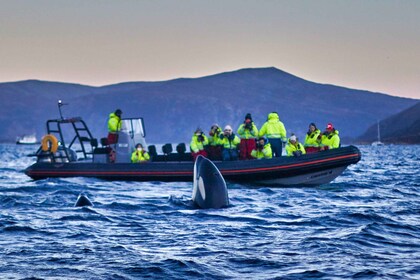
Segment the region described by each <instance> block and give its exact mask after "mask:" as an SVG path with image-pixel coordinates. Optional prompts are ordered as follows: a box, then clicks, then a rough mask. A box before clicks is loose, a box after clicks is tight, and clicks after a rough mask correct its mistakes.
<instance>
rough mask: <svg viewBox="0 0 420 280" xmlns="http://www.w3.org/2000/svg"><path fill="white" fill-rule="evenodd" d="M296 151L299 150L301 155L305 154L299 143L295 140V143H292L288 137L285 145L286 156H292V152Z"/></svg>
mask: <svg viewBox="0 0 420 280" xmlns="http://www.w3.org/2000/svg"><path fill="white" fill-rule="evenodd" d="M297 151H301V152H302V155H304V154H306V150H305V148H304V147H303V145H302V144H301V143H299V142H297V141H296V143H295V144H292V142H290V139H289V140H288V141H287V145H286V152H287V156H288V157H291V156H294V154H293V152H297Z"/></svg>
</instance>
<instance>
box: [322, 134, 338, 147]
mask: <svg viewBox="0 0 420 280" xmlns="http://www.w3.org/2000/svg"><path fill="white" fill-rule="evenodd" d="M321 146H328V149H336V148H339V147H340V136H338V130H336V129H334V130H333V131H331V132H324V133H323V134H322V138H321Z"/></svg>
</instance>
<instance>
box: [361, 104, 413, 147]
mask: <svg viewBox="0 0 420 280" xmlns="http://www.w3.org/2000/svg"><path fill="white" fill-rule="evenodd" d="M379 128H380V134H381V141H382V142H384V143H394V144H420V102H418V103H417V104H416V105H414V106H412V107H410V108H408V109H406V110H404V111H402V112H400V113H398V114H395V115H393V116H391V117H388V118H386V119H384V120H382V121H380V123H379ZM376 140H377V124H375V125H372V126H371V127H369V128H368V129H367V131H366V132H365V133H364V134H363V135H362V136H360V137H359V138H358V139H357V141H358V142H361V143H372V142H373V141H376Z"/></svg>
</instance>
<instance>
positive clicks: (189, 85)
mask: <svg viewBox="0 0 420 280" xmlns="http://www.w3.org/2000/svg"><path fill="white" fill-rule="evenodd" d="M25 81H26V83H25ZM25 81H23V83H24V84H23V85H22V84H19V83H20V82H8V83H0V97H1V98H2V99H3V100H4V102H5V104H7V106H6V108H5V112H4V114H3V115H2V116H0V123H2V124H3V127H4V128H5V133H3V135H1V136H0V141H13V140H14V138H15V137H16V135H22V134H30V133H33V132H36V133H37V134H38V135H43V134H45V128H44V127H45V121H46V120H47V119H54V118H57V115H58V111H57V108H56V102H57V100H58V99H61V100H63V102H65V103H69V104H70V105H68V106H66V107H63V113H64V115H66V116H68V117H71V116H81V117H83V118H84V119H85V121H86V122H87V123H88V125H89V126H90V127H91V129H92V132H93V133H94V135H95V137H97V138H101V137H103V136H104V135H106V120H107V117H108V115H109V113H110V112H112V111H114V110H115V109H117V108H120V109H122V110H123V112H124V114H123V117H140V116H142V117H144V119H145V122H146V129H147V131H148V136H149V137H150V140H149V141H152V142H155V143H159V142H161V143H163V142H189V141H190V138H191V135H192V132H193V131H194V130H195V129H196V127H197V126H200V127H202V128H203V130H204V131H208V128H209V127H210V126H211V125H212V124H213V123H219V124H220V125H221V126H224V125H226V124H231V125H232V126H233V127H234V129H235V130H236V128H237V127H238V126H239V124H240V123H242V121H243V118H244V116H245V115H246V114H247V113H251V114H252V115H253V118H254V121H255V123H256V124H257V126H258V128H260V127H261V126H262V124H263V123H264V122H265V120H266V117H267V114H268V113H270V112H272V111H277V112H278V113H279V115H280V118H281V120H282V121H283V122H284V123H285V126H286V129H287V130H288V133H292V132H294V133H296V134H297V135H298V136H300V138H301V139H303V137H304V134H305V133H306V130H307V126H308V124H309V123H310V122H316V123H317V124H318V126H319V127H320V129H321V130H322V129H323V128H324V126H325V124H326V123H328V122H333V123H334V124H335V126H336V127H337V128H338V129H339V130H340V135H342V137H343V139H348V140H349V141H351V139H355V138H356V137H358V136H359V135H361V134H362V133H364V132H365V130H366V129H367V128H368V127H369V126H370V125H372V124H373V123H376V120H377V119H378V118H379V119H383V118H385V117H389V116H391V115H393V114H396V113H398V112H400V111H403V110H405V109H407V108H408V107H410V106H412V105H414V104H415V103H416V102H417V101H418V100H415V99H409V98H403V97H393V96H390V95H387V94H383V93H373V92H370V91H364V90H353V89H349V88H346V87H340V86H334V85H330V84H319V83H315V82H311V81H308V80H305V79H302V78H299V77H297V76H295V75H293V74H289V73H287V72H285V71H283V70H279V69H277V68H275V67H266V68H244V69H239V70H236V71H230V72H223V73H217V74H213V75H210V76H203V77H198V78H177V79H171V80H167V81H154V82H141V81H140V82H123V83H118V84H112V85H105V86H99V87H95V86H86V85H81V84H73V83H61V82H48V81H39V80H25ZM5 84H6V85H5ZM11 85H12V86H11ZM10 93H12V94H11V95H10ZM16 96H18V97H19V98H17V99H16ZM12 97H14V98H15V99H13V98H12ZM70 114H71V115H70ZM11 116H13V118H11ZM40 123H41V124H40Z"/></svg>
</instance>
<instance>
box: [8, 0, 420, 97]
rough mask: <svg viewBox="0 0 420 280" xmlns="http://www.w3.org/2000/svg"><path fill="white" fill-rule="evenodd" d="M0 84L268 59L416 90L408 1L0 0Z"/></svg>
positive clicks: (419, 74)
mask: <svg viewBox="0 0 420 280" xmlns="http://www.w3.org/2000/svg"><path fill="white" fill-rule="evenodd" d="M0 40H1V43H0V82H8V81H17V80H25V79H40V80H48V81H62V82H73V83H81V84H86V85H106V84H113V83H119V82H125V81H160V80H168V79H174V78H179V77H200V76H206V75H210V74H215V73H220V72H226V71H232V70H237V69H240V68H250V67H269V66H274V67H277V68H279V69H281V70H284V71H286V72H289V73H291V74H294V75H296V76H299V77H301V78H304V79H307V80H310V81H314V82H318V83H328V84H335V85H340V86H345V87H350V88H356V89H366V90H370V91H374V92H382V93H387V94H390V95H395V96H404V97H413V98H420V1H415V0H413V1H410V0H407V1H397V0H395V1H388V0H381V1H373V0H371V1H369V0H363V1H358V0H356V1H339V0H337V1H333V0H329V1H326V0H325V1H324V0H321V1H320V0H317V1H299V0H293V1H292V0H291V1H262V0H261V1H247V0H242V1H229V0H222V1H219V0H211V1H210V0H209V1H192V0H191V1H190V0H184V1H176V0H174V1H129V0H124V1H94V0H91V1H87V0H84V1H78V0H71V1H68V0H66V1H64V0H37V1H21V0H8V1H7V0H0Z"/></svg>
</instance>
